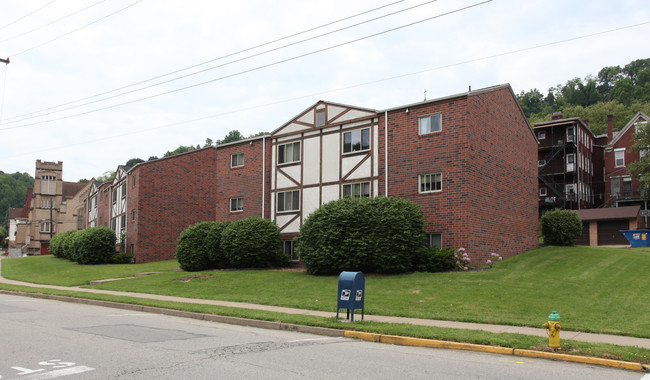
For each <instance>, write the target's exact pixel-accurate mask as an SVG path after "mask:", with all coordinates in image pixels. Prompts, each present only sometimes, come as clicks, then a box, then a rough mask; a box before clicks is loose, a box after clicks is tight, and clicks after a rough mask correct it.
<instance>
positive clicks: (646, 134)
mask: <svg viewBox="0 0 650 380" xmlns="http://www.w3.org/2000/svg"><path fill="white" fill-rule="evenodd" d="M634 139H635V143H634V145H633V146H632V150H635V151H638V152H645V153H646V154H642V155H641V156H642V157H641V158H640V159H639V161H635V162H632V163H630V164H629V165H628V166H627V170H628V173H630V176H632V178H634V179H637V180H638V181H639V183H640V187H639V190H640V192H641V196H642V197H643V199H646V200H650V154H647V153H648V152H650V128H648V124H643V125H641V126H639V127H637V129H636V135H635V136H634Z"/></svg>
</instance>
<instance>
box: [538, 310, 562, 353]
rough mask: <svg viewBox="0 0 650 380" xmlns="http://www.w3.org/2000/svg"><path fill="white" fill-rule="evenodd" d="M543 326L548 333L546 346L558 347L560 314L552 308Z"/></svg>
mask: <svg viewBox="0 0 650 380" xmlns="http://www.w3.org/2000/svg"><path fill="white" fill-rule="evenodd" d="M543 327H544V328H546V331H547V333H548V346H549V347H550V348H560V329H561V328H562V326H560V316H559V315H558V314H557V313H556V312H555V310H553V312H552V313H551V314H550V315H549V316H548V321H547V322H546V323H544V325H543Z"/></svg>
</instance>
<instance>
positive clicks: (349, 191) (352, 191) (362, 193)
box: [343, 182, 370, 198]
mask: <svg viewBox="0 0 650 380" xmlns="http://www.w3.org/2000/svg"><path fill="white" fill-rule="evenodd" d="M343 197H344V198H369V197H370V182H359V183H351V184H347V185H343Z"/></svg>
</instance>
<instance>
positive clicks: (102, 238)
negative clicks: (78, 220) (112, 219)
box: [73, 226, 117, 265]
mask: <svg viewBox="0 0 650 380" xmlns="http://www.w3.org/2000/svg"><path fill="white" fill-rule="evenodd" d="M73 236H74V238H73V244H74V246H75V247H74V253H73V255H74V259H75V261H76V262H78V263H79V264H83V265H88V264H106V263H110V262H112V258H113V255H114V254H115V242H116V240H117V239H116V237H115V232H113V231H112V230H111V229H110V228H108V227H104V226H99V227H91V228H86V229H85V230H81V231H78V232H77V233H75V234H74V235H73Z"/></svg>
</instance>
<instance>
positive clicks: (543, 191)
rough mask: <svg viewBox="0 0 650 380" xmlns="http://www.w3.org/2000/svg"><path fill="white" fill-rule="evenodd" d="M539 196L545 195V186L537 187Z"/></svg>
mask: <svg viewBox="0 0 650 380" xmlns="http://www.w3.org/2000/svg"><path fill="white" fill-rule="evenodd" d="M539 196H540V197H545V196H546V188H545V187H540V188H539Z"/></svg>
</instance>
